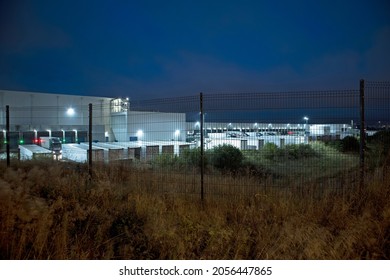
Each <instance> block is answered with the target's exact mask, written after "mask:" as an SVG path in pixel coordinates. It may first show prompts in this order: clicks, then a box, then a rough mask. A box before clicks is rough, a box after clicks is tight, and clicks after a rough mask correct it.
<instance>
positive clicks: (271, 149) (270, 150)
mask: <svg viewBox="0 0 390 280" xmlns="http://www.w3.org/2000/svg"><path fill="white" fill-rule="evenodd" d="M277 150H278V146H277V145H276V144H274V143H266V144H265V145H264V147H263V149H262V153H263V156H264V158H266V159H269V160H273V159H274V158H275V156H276V153H277Z"/></svg>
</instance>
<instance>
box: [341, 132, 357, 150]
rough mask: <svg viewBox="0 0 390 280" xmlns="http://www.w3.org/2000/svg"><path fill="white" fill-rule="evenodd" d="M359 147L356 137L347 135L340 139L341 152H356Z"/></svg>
mask: <svg viewBox="0 0 390 280" xmlns="http://www.w3.org/2000/svg"><path fill="white" fill-rule="evenodd" d="M359 149H360V143H359V141H358V139H356V138H355V137H353V136H347V137H344V138H343V139H342V140H341V152H343V153H347V152H352V153H358V152H359Z"/></svg>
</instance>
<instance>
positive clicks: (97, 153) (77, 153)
mask: <svg viewBox="0 0 390 280" xmlns="http://www.w3.org/2000/svg"><path fill="white" fill-rule="evenodd" d="M62 147H63V157H64V159H66V160H71V161H75V162H80V163H85V162H88V159H89V155H88V154H89V153H88V152H89V149H88V147H86V146H84V145H80V144H63V145H62ZM103 160H104V154H103V149H99V148H95V147H92V161H100V162H102V161H103Z"/></svg>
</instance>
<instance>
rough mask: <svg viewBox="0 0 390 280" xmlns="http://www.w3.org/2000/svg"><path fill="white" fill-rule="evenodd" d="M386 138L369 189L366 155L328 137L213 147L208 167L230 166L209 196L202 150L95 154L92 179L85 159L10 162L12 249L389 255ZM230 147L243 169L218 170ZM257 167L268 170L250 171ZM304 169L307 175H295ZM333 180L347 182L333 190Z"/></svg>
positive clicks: (5, 227)
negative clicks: (360, 166) (120, 156)
mask: <svg viewBox="0 0 390 280" xmlns="http://www.w3.org/2000/svg"><path fill="white" fill-rule="evenodd" d="M381 139H382V138H381ZM383 139H384V138H383ZM383 139H382V140H380V141H379V140H378V141H377V142H371V140H370V142H369V143H370V150H369V153H370V154H371V153H374V152H375V153H377V154H380V155H382V156H383V158H384V160H383V161H381V162H382V163H383V165H378V164H377V163H378V162H376V164H375V165H373V167H372V170H371V171H370V173H369V174H368V176H367V178H369V180H367V181H366V182H367V185H366V186H365V188H364V189H359V188H358V184H357V183H358V182H356V177H357V176H356V175H357V173H356V172H355V171H357V169H356V168H355V167H356V161H357V157H356V155H355V154H353V153H352V154H351V153H349V152H347V153H345V154H343V153H340V152H339V151H337V150H336V149H335V148H333V147H330V146H328V145H324V144H321V143H314V144H310V145H305V146H297V147H292V146H291V147H290V146H288V145H286V146H285V147H283V148H275V147H274V146H269V147H267V148H266V149H264V150H262V151H244V153H242V152H241V151H239V152H240V153H241V155H242V157H241V156H240V155H239V154H238V153H237V151H236V150H235V149H234V148H231V147H223V146H222V147H219V149H216V150H217V154H218V153H220V154H218V156H220V157H219V158H218V160H216V158H212V157H210V154H207V160H208V164H207V166H208V168H209V170H208V172H212V171H213V169H215V171H218V172H217V173H213V176H206V177H205V201H204V202H203V203H202V202H201V201H200V198H199V197H200V195H199V173H198V170H197V168H199V150H188V151H186V153H185V156H184V157H176V156H170V157H168V156H166V155H165V156H166V157H160V158H158V159H156V162H154V163H153V164H152V165H147V166H141V165H140V166H138V165H124V164H122V163H118V164H110V165H101V166H99V165H97V164H95V165H94V174H93V180H92V181H89V179H88V172H87V168H86V166H84V165H78V164H63V163H53V162H51V161H46V162H45V161H31V162H20V163H17V162H12V167H11V168H6V167H5V163H4V162H0V221H1V222H0V258H1V259H388V258H390V183H389V182H390V174H389V173H390V172H389V169H386V168H387V165H385V163H386V157H387V158H388V157H389V154H387V155H386V157H385V151H386V148H385V147H386V144H385V143H383V142H382V141H383ZM373 141H374V140H373ZM378 145H379V146H378ZM267 149H270V150H271V152H270V151H267ZM214 152H215V151H214ZM387 153H388V149H387ZM215 155H216V154H214V156H215ZM270 155H273V156H270ZM230 157H232V158H234V159H236V162H235V163H234V164H236V163H239V165H234V164H233V165H232V166H231V167H232V168H233V169H230V171H231V170H241V171H242V173H239V174H237V172H236V173H234V172H230V171H227V170H229V169H226V168H225V167H223V168H222V169H218V167H217V166H218V164H220V163H221V162H224V161H227V162H228V163H224V164H222V165H220V166H225V164H230ZM184 159H185V161H183V160H184ZM188 162H191V166H192V167H191V168H190V167H189V166H188V164H187V163H188ZM321 162H322V165H320V163H321ZM162 164H167V165H169V166H170V168H167V169H162V168H161V165H162ZM348 164H349V167H350V168H352V169H351V170H350V171H349V172H346V173H343V174H341V173H340V170H345V169H344V168H345V165H347V166H348ZM332 165H333V167H331V166H332ZM302 166H306V167H307V169H308V170H304V168H302ZM156 167H158V168H156ZM180 168H181V169H180ZM248 169H249V170H251V171H253V172H254V171H257V172H260V173H261V174H262V176H260V177H259V176H258V175H259V173H258V174H254V176H248V174H249V173H245V172H244V171H243V170H248ZM240 174H241V175H242V176H241V175H240ZM288 174H290V175H288ZM249 175H250V174H249ZM265 175H267V176H268V175H271V176H276V177H278V176H284V177H285V178H286V180H285V184H286V186H288V188H280V187H279V185H277V186H276V187H272V184H273V182H275V181H273V180H270V178H268V177H267V176H265ZM300 176H303V177H305V178H307V180H306V181H305V184H302V183H301V181H296V180H294V178H296V177H300ZM324 176H326V177H324ZM324 178H326V179H324ZM278 180H280V179H278ZM330 181H334V182H338V183H339V184H340V185H341V187H342V192H335V191H334V190H333V189H332V188H328V187H327V184H328V183H329V182H330ZM276 182H279V181H276Z"/></svg>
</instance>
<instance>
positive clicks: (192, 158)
mask: <svg viewBox="0 0 390 280" xmlns="http://www.w3.org/2000/svg"><path fill="white" fill-rule="evenodd" d="M180 159H181V161H183V164H184V165H187V166H188V165H189V166H192V167H198V168H200V167H201V166H202V158H201V150H200V147H199V148H196V149H185V150H184V151H183V153H182V154H181V156H180ZM204 165H205V166H206V165H207V158H206V156H205V158H204Z"/></svg>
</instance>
